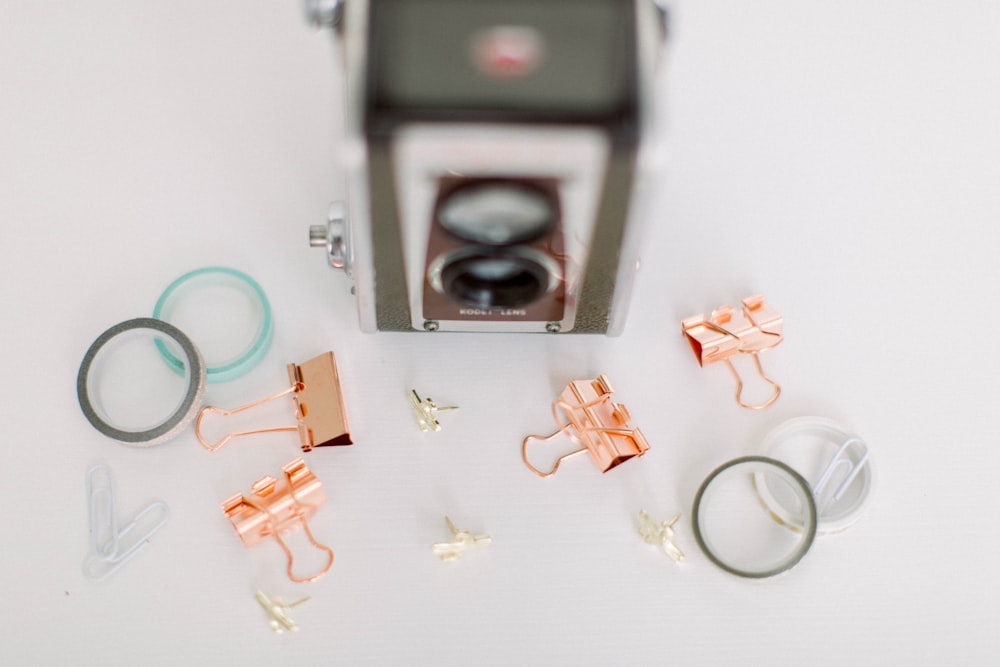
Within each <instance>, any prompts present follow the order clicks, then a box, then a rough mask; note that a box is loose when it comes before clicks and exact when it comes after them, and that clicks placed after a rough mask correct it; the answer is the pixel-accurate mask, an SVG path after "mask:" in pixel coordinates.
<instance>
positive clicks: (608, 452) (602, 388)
mask: <svg viewBox="0 0 1000 667" xmlns="http://www.w3.org/2000/svg"><path fill="white" fill-rule="evenodd" d="M613 393H614V390H613V389H612V388H611V383H610V381H609V380H608V378H607V376H606V375H603V374H601V375H600V376H598V377H597V378H596V379H595V380H576V381H573V382H570V383H569V384H568V385H567V386H566V389H564V390H563V392H562V393H561V394H560V395H559V396H558V397H557V398H556V400H555V401H553V403H552V416H553V418H554V419H555V421H556V423H557V424H562V423H563V419H562V418H560V414H562V415H563V416H564V417H565V422H566V423H565V424H563V426H562V427H561V428H559V429H558V430H557V431H555V432H554V433H551V434H549V435H547V436H540V435H529V436H527V437H526V438H524V440H522V441H521V459H522V460H523V461H524V465H526V466H527V467H528V469H529V470H531V472H533V473H535V474H536V475H538V476H539V477H544V478H547V477H552V476H553V475H555V474H556V471H557V470H558V469H559V464H560V463H562V462H563V461H564V460H565V459H568V458H570V457H571V456H576V455H577V454H581V453H583V452H589V453H590V455H591V458H592V459H593V460H594V463H595V464H596V465H597V467H598V468H600V470H601V472H607V471H608V470H611V469H612V468H614V467H616V466H618V465H620V464H621V463H624V462H625V461H627V460H628V459H630V458H632V457H633V456H642V455H643V454H645V453H646V450H648V449H649V443H647V442H646V438H645V437H644V436H643V435H642V432H641V431H639V429H637V428H631V427H630V422H631V416H630V415H629V412H628V410H627V409H626V408H625V406H624V405H622V404H621V403H615V402H614V401H612V400H611V396H612V394H613ZM564 433H565V434H566V435H567V436H568V437H569V439H570V440H572V441H573V442H575V443H577V444H580V445H582V447H580V448H579V449H576V450H574V451H571V452H568V453H566V454H563V455H562V456H560V457H559V458H557V459H556V460H555V463H554V464H553V466H552V468H551V469H550V470H549V471H548V472H543V471H541V470H539V469H538V468H536V467H535V466H534V465H532V464H531V462H530V461H529V460H528V442H530V441H532V440H540V441H543V442H548V441H550V440H553V439H555V438H557V437H558V436H560V435H562V434H564Z"/></svg>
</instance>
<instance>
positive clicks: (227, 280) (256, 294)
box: [153, 266, 274, 383]
mask: <svg viewBox="0 0 1000 667" xmlns="http://www.w3.org/2000/svg"><path fill="white" fill-rule="evenodd" d="M214 287H232V288H235V289H238V290H240V291H242V292H243V293H244V294H246V295H247V296H248V297H249V298H250V300H251V302H252V304H253V307H254V309H255V310H256V314H257V315H258V317H257V321H256V323H255V330H254V333H253V336H252V338H251V340H250V342H249V344H248V345H247V346H246V347H244V348H243V349H241V350H239V351H238V352H237V353H236V354H233V355H228V356H227V357H226V358H224V359H222V360H216V359H209V358H208V357H207V356H206V355H205V349H204V348H202V345H201V344H200V343H199V341H197V340H195V344H197V345H198V346H199V348H202V349H201V352H202V355H203V356H206V358H205V373H206V377H207V381H208V382H209V383H214V382H226V381H228V380H234V379H236V378H238V377H240V376H241V375H244V374H245V373H247V372H248V371H249V370H250V369H252V368H253V367H254V366H256V365H257V363H258V362H260V360H261V359H262V358H263V357H264V354H265V353H266V352H267V349H268V347H270V345H271V338H272V337H273V334H274V321H273V318H272V315H271V304H270V303H268V300H267V296H266V295H265V294H264V290H263V289H261V286H260V285H258V284H257V281H255V280H254V279H253V278H251V277H250V276H248V275H247V274H245V273H243V272H242V271H237V270H236V269H231V268H228V267H225V266H206V267H203V268H200V269H195V270H194V271H190V272H188V273H185V274H184V275H182V276H181V277H180V278H177V279H176V280H174V281H173V282H172V283H170V285H168V286H167V289H165V290H164V291H163V294H161V295H160V298H159V299H157V300H156V306H155V307H154V308H153V317H154V318H155V319H158V320H163V321H165V322H170V319H171V316H173V315H174V313H175V311H176V310H177V309H178V306H179V305H180V303H181V302H182V301H183V300H184V298H185V297H189V296H191V295H192V294H194V293H196V292H198V291H202V290H206V289H209V288H214ZM187 333H188V335H191V334H190V332H187ZM156 347H157V349H158V350H159V351H160V355H161V356H162V357H163V358H164V360H166V362H167V363H168V364H169V365H170V367H171V368H173V369H174V370H175V371H176V372H178V373H184V362H183V361H182V360H181V359H178V358H177V357H176V356H175V355H174V354H172V353H171V352H170V350H169V349H168V348H167V346H166V345H165V344H164V343H163V341H160V340H157V341H156Z"/></svg>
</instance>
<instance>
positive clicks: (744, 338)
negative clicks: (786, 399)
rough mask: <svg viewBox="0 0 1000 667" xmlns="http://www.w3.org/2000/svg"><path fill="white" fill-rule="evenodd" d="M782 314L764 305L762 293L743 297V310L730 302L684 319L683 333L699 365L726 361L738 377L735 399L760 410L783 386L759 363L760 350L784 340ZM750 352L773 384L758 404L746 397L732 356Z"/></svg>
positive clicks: (743, 405)
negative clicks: (764, 399)
mask: <svg viewBox="0 0 1000 667" xmlns="http://www.w3.org/2000/svg"><path fill="white" fill-rule="evenodd" d="M782 322H783V320H782V318H781V316H780V315H778V314H777V313H776V312H774V311H773V310H770V309H769V308H767V307H766V306H765V305H764V297H763V296H761V295H759V294H758V295H757V296H752V297H749V298H746V299H743V309H742V312H739V313H737V312H736V311H735V310H734V309H733V308H732V307H731V306H722V307H720V308H716V309H715V310H713V311H712V315H711V317H708V318H706V317H705V316H704V315H696V316H694V317H689V318H687V319H685V320H684V321H682V322H681V328H682V329H683V331H684V336H685V337H686V338H687V341H688V343H690V345H691V350H692V351H693V352H694V355H695V358H697V359H698V364H699V365H700V366H707V365H708V364H713V363H715V362H717V361H724V362H726V365H727V366H729V370H730V372H732V374H733V377H734V378H736V402H737V403H739V404H740V405H741V406H742V407H744V408H750V409H752V410H760V409H762V408H766V407H767V406H769V405H771V404H772V403H774V402H775V401H776V400H778V396H779V395H780V394H781V387H780V386H779V385H778V383H777V382H775V381H774V380H772V379H771V378H769V377H768V376H767V375H766V374H765V373H764V369H763V368H762V367H761V365H760V358H759V357H758V354H759V353H760V352H763V351H764V350H767V349H770V348H772V347H774V346H775V345H777V344H778V343H780V342H781V340H782V335H781V326H782ZM736 354H749V355H751V356H752V357H753V361H754V365H755V366H756V367H757V372H758V373H759V374H760V377H761V378H763V379H764V381H765V382H767V383H768V384H770V385H771V386H772V387H774V393H773V394H772V395H771V397H770V398H769V399H768V400H766V401H764V402H763V403H759V404H756V405H754V404H750V403H746V402H744V400H743V397H742V394H743V379H742V378H741V377H740V374H739V373H738V372H737V371H736V367H735V366H733V362H732V357H733V356H734V355H736Z"/></svg>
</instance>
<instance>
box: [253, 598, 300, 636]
mask: <svg viewBox="0 0 1000 667" xmlns="http://www.w3.org/2000/svg"><path fill="white" fill-rule="evenodd" d="M254 599H255V600H257V604H259V605H260V606H261V607H262V608H263V609H264V613H266V614H267V624H268V625H269V626H270V627H271V629H272V630H274V632H275V633H277V634H279V635H280V634H282V633H283V632H285V631H286V630H288V631H289V632H298V631H299V626H297V625H295V621H293V620H292V619H291V618H290V617H289V616H288V610H289V609H291V608H292V607H295V606H298V605H300V604H302V603H303V602H307V601H308V600H309V598H308V597H304V598H302V599H301V600H296V601H295V602H292V603H286V602H285V601H284V600H282V599H281V598H279V597H275V598H273V599H270V598H268V597H267V596H266V595H264V593H263V592H262V591H257V592H256V593H254Z"/></svg>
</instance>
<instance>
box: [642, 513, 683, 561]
mask: <svg viewBox="0 0 1000 667" xmlns="http://www.w3.org/2000/svg"><path fill="white" fill-rule="evenodd" d="M680 518H681V515H680V514H675V515H674V517H673V518H672V519H670V521H661V522H660V523H657V522H655V521H653V519H652V518H650V516H649V514H647V513H646V510H639V537H641V538H642V541H643V542H645V543H646V544H653V545H656V546H658V547H660V548H661V549H663V553H665V554H667V556H669V557H670V560H672V561H674V562H675V563H679V562H681V561H682V560H684V552H683V551H681V550H680V548H679V547H678V546H677V545H676V544H674V524H675V523H677V521H678V520H679V519H680Z"/></svg>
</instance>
